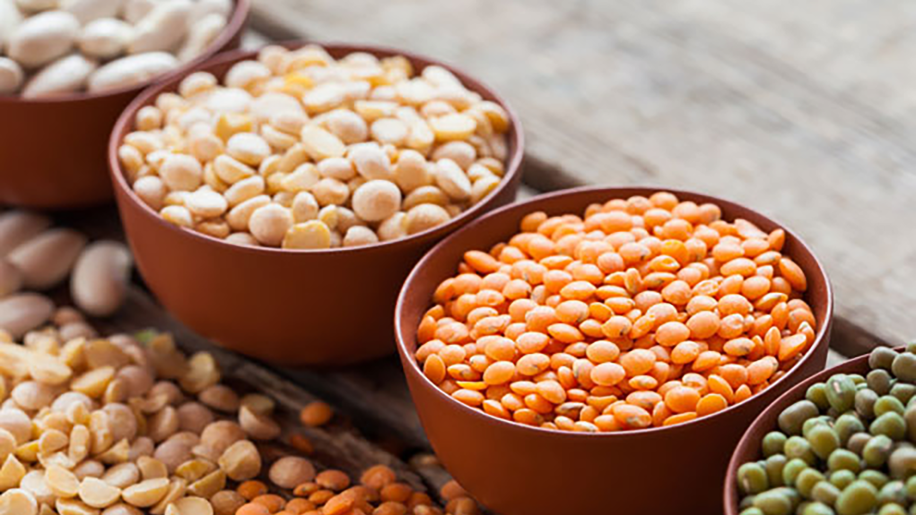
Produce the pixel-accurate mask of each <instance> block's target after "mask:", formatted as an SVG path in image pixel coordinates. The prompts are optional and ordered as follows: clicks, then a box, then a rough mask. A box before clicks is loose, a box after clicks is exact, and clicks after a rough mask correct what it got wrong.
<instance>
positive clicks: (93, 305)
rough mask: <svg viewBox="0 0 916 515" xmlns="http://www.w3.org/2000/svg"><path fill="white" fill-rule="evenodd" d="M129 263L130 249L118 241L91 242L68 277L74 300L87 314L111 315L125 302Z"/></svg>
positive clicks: (130, 260) (130, 261)
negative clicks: (69, 277)
mask: <svg viewBox="0 0 916 515" xmlns="http://www.w3.org/2000/svg"><path fill="white" fill-rule="evenodd" d="M131 263H132V259H131V256H130V251H129V250H128V249H127V247H126V246H124V245H123V244H121V243H118V242H113V241H99V242H94V243H92V244H90V245H89V246H88V247H87V248H86V249H85V250H84V251H83V252H82V254H81V255H80V257H79V258H78V259H77V261H76V265H75V266H74V268H73V273H72V276H71V279H70V292H71V295H72V296H73V301H74V302H75V303H76V304H77V305H78V306H79V307H80V309H81V310H83V311H84V312H86V313H88V314H90V315H93V316H108V315H111V314H112V313H114V312H115V311H116V310H117V309H118V308H119V307H120V306H121V304H123V302H124V297H125V295H126V294H127V282H128V280H129V278H130V270H131Z"/></svg>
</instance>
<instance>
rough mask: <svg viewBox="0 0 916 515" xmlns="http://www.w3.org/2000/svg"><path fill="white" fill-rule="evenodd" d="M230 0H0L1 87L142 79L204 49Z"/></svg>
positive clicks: (87, 85)
mask: <svg viewBox="0 0 916 515" xmlns="http://www.w3.org/2000/svg"><path fill="white" fill-rule="evenodd" d="M232 9H233V3H232V0H0V95H9V94H16V93H19V94H21V95H22V96H23V97H25V98H35V97H47V96H53V95H59V94H62V93H73V92H79V91H89V92H102V91H106V90H111V89H116V88H122V87H128V86H137V85H140V84H143V83H146V82H148V81H149V80H150V79H152V78H153V77H155V76H156V75H159V74H162V73H164V72H167V71H170V70H173V69H175V68H177V67H178V66H179V65H180V64H181V63H183V62H187V61H190V60H192V59H194V58H196V57H198V56H200V55H201V54H202V53H203V52H204V51H205V50H206V49H207V47H208V46H209V45H210V43H212V42H213V41H214V40H215V39H216V38H217V37H218V36H219V35H220V33H222V31H223V30H224V29H225V28H226V25H227V22H228V20H229V16H230V15H231V12H232Z"/></svg>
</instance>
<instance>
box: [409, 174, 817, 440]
mask: <svg viewBox="0 0 916 515" xmlns="http://www.w3.org/2000/svg"><path fill="white" fill-rule="evenodd" d="M721 216H722V213H721V209H720V208H719V207H718V206H716V205H713V204H703V205H697V204H696V203H694V202H681V201H679V200H678V199H677V197H676V196H675V195H673V194H671V193H667V192H658V193H655V194H653V195H652V196H650V197H649V198H645V197H632V198H629V199H625V200H624V199H614V200H611V201H609V202H606V203H604V204H593V205H591V206H589V207H588V209H587V210H586V211H585V216H584V218H583V217H579V216H576V215H561V216H548V215H547V214H546V213H543V212H535V213H530V214H529V215H527V216H525V218H524V219H523V220H522V222H521V224H520V228H521V232H520V233H518V234H516V235H515V236H513V237H512V238H510V239H509V240H508V241H507V242H505V243H500V244H497V245H496V246H494V247H493V248H492V249H491V250H490V251H489V252H484V251H482V250H472V251H469V252H467V253H466V254H465V256H464V261H463V262H462V263H461V265H460V266H459V271H460V272H461V273H460V274H458V275H456V276H455V277H453V278H449V279H446V280H445V281H443V282H442V283H441V284H440V285H439V287H438V288H437V289H436V293H435V295H434V298H433V301H434V302H435V305H434V307H433V308H431V309H430V310H429V311H428V312H427V314H426V315H425V316H424V317H423V320H422V321H421V323H420V326H419V328H418V331H417V337H418V341H419V343H420V347H419V348H418V350H417V353H416V357H417V360H418V361H419V362H420V363H421V364H422V366H423V371H424V373H425V375H426V376H427V377H428V378H429V379H430V380H431V381H432V382H434V383H436V384H437V385H439V387H440V388H442V389H443V390H444V391H446V392H448V393H449V394H450V395H452V397H453V398H455V399H456V400H458V401H460V402H463V403H465V404H467V405H469V406H471V407H476V408H479V409H482V410H483V411H484V412H486V413H489V414H490V415H492V416H495V417H499V418H503V419H507V420H514V421H516V422H519V423H522V424H528V425H537V426H541V427H546V428H556V429H562V430H569V431H618V430H626V429H635V428H645V427H652V426H654V427H661V426H669V425H674V424H680V423H684V422H687V421H690V420H693V419H695V418H697V417H703V416H708V415H711V414H713V413H717V412H719V411H721V410H723V409H726V408H727V407H728V406H730V405H733V404H735V403H739V402H742V401H743V400H745V399H747V398H748V397H750V396H751V395H753V394H754V393H757V392H759V391H761V390H763V389H764V388H766V387H767V386H769V384H770V383H771V382H773V381H775V380H777V379H778V378H779V377H781V376H782V375H783V374H784V373H785V371H787V370H789V369H790V368H791V367H792V366H793V365H794V364H795V363H797V362H798V361H799V360H800V359H801V357H802V356H803V355H804V353H805V352H806V351H807V350H808V349H809V348H810V346H811V345H812V344H813V342H814V339H815V336H816V327H817V322H818V321H817V320H816V317H815V316H814V313H813V311H812V310H811V307H810V306H809V305H808V304H807V303H806V302H805V301H804V293H805V290H806V289H807V288H808V281H807V278H806V277H805V273H804V271H803V270H802V268H801V267H800V266H799V265H798V264H797V263H796V262H795V261H793V260H792V259H791V258H790V257H788V256H785V255H783V253H782V249H783V245H784V244H785V232H784V231H783V230H781V229H776V230H774V231H771V232H770V233H766V232H764V231H763V230H761V229H760V228H758V227H756V226H755V225H754V224H752V223H751V222H748V221H746V220H742V219H736V220H734V221H731V222H727V221H724V220H722V219H721Z"/></svg>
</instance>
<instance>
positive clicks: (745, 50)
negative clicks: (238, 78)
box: [252, 0, 916, 355]
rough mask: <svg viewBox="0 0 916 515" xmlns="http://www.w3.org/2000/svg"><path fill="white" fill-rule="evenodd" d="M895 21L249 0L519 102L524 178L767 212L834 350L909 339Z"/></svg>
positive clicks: (278, 29) (642, 4)
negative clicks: (428, 59) (817, 290)
mask: <svg viewBox="0 0 916 515" xmlns="http://www.w3.org/2000/svg"><path fill="white" fill-rule="evenodd" d="M914 25H916V3H913V2H902V1H900V0H804V1H798V0H764V1H761V2H748V1H746V0H613V1H609V0H568V1H564V2H558V1H555V0H460V1H455V0H386V1H384V2H379V1H377V0H254V17H253V23H252V26H253V28H254V29H255V30H258V31H260V32H261V33H264V34H270V35H271V36H272V37H279V38H303V37H305V38H310V39H314V40H319V41H358V42H372V43H383V44H388V45H392V46H396V47H401V48H406V49H411V50H414V51H417V52H421V53H425V54H428V55H431V56H434V57H437V58H441V59H444V60H446V61H448V62H451V63H454V64H458V65H460V66H461V67H462V68H464V69H466V70H467V71H469V72H470V73H472V74H473V75H475V76H477V77H479V78H481V79H482V80H483V81H484V82H487V83H489V84H490V85H492V86H494V87H495V88H496V89H498V90H499V91H500V92H501V93H502V94H503V95H504V96H505V97H506V98H507V99H508V100H509V102H510V103H512V104H513V105H514V106H515V108H516V109H517V110H518V111H519V112H520V114H521V116H522V121H523V123H524V127H525V130H526V133H527V134H528V137H529V145H528V152H529V155H530V156H531V157H532V158H533V159H532V160H531V161H532V166H531V167H529V170H528V174H527V177H526V182H527V183H528V184H529V185H531V186H533V187H535V188H537V189H541V190H545V189H554V188H557V187H565V186H570V185H574V184H581V183H589V184H653V185H660V186H670V187H683V188H689V189H696V190H700V191H705V192H709V193H713V194H716V195H721V196H723V197H727V198H731V199H734V200H738V201H742V202H745V203H747V204H748V205H750V206H752V207H754V208H757V209H759V210H761V211H763V212H764V213H766V214H768V215H771V216H773V217H775V218H776V219H778V220H780V221H782V222H784V223H786V224H787V225H789V226H790V227H792V228H793V229H795V230H796V231H797V232H798V233H799V234H800V235H801V236H802V237H803V238H804V239H805V240H806V241H807V242H808V243H809V244H811V245H812V247H813V248H814V250H815V252H816V253H817V255H818V256H819V257H820V258H821V259H822V260H823V261H824V263H825V264H826V266H827V269H828V272H829V273H830V276H831V279H832V282H833V284H834V286H835V290H836V292H835V293H836V301H837V314H838V317H839V320H838V324H837V331H836V336H835V341H834V345H835V348H837V349H839V350H842V351H844V352H845V353H846V354H847V355H850V354H857V353H861V352H863V351H864V350H865V349H867V348H868V347H869V346H871V345H873V344H875V343H891V344H900V343H902V342H904V341H906V340H908V339H912V338H916V316H914V314H913V312H914V309H916V213H914V211H916V210H914V205H916V117H914V115H916V90H914V89H913V87H912V84H913V81H914V79H916V31H914V30H913V29H914Z"/></svg>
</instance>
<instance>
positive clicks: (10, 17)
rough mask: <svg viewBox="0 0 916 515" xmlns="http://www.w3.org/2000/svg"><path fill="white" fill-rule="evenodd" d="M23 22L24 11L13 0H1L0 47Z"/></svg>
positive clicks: (0, 47)
mask: <svg viewBox="0 0 916 515" xmlns="http://www.w3.org/2000/svg"><path fill="white" fill-rule="evenodd" d="M21 22H22V13H21V12H19V8H18V7H16V4H14V3H13V0H0V49H2V48H3V47H4V45H5V44H6V40H7V38H9V37H10V34H12V33H13V31H14V30H15V29H16V27H17V26H18V25H19V24H20V23H21Z"/></svg>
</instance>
